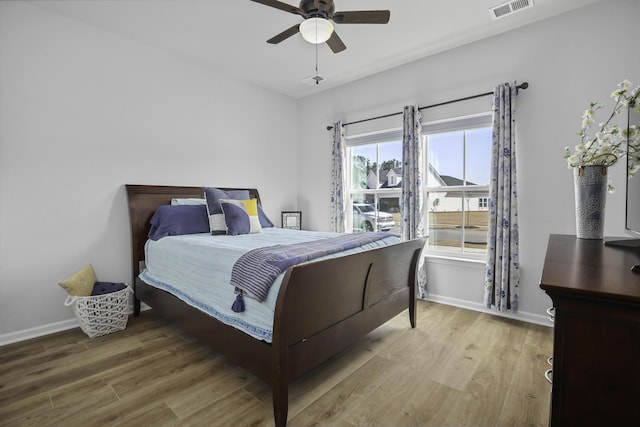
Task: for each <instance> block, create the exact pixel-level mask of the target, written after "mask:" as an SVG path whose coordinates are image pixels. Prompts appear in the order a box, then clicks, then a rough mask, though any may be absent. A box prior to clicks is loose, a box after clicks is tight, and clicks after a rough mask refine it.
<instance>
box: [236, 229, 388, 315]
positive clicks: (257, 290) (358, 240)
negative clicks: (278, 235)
mask: <svg viewBox="0 0 640 427" xmlns="http://www.w3.org/2000/svg"><path fill="white" fill-rule="evenodd" d="M389 236H391V234H390V233H384V232H380V233H353V234H345V235H343V236H338V237H332V238H327V239H321V240H316V241H313V242H304V243H295V244H292V245H275V246H267V247H263V248H258V249H254V250H251V251H249V252H247V253H246V254H244V255H242V256H241V257H240V258H239V259H238V260H237V261H236V263H235V264H234V265H233V269H232V271H231V285H232V286H235V287H236V293H238V296H237V297H236V300H235V302H234V303H233V306H232V307H231V308H232V310H233V311H235V312H236V313H239V312H242V311H244V301H243V299H242V296H243V295H245V294H246V295H247V296H248V297H251V298H254V299H256V300H258V301H260V302H262V301H264V299H265V298H266V297H267V293H268V292H269V289H270V288H271V284H272V283H273V281H274V280H275V279H276V277H278V276H279V275H280V274H281V273H282V272H284V271H285V270H286V269H288V268H289V267H291V266H293V265H296V264H301V263H303V262H307V261H309V260H312V259H315V258H320V257H322V256H325V255H330V254H333V253H336V252H340V251H346V250H348V249H352V248H356V247H359V246H362V245H365V244H367V243H370V242H374V241H376V240H381V239H384V238H386V237H389Z"/></svg>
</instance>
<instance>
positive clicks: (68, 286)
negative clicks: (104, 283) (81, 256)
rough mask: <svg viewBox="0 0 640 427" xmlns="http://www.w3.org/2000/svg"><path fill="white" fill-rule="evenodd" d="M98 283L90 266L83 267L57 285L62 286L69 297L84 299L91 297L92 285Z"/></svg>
mask: <svg viewBox="0 0 640 427" xmlns="http://www.w3.org/2000/svg"><path fill="white" fill-rule="evenodd" d="M97 281H98V279H96V273H95V272H94V271H93V266H92V265H91V264H87V265H85V266H84V267H83V268H82V270H80V271H78V272H77V273H76V274H74V275H73V276H71V277H69V278H68V279H67V280H63V281H62V282H60V283H58V285H60V286H62V287H63V288H64V289H65V290H66V291H67V292H68V293H69V295H75V296H78V297H86V296H89V295H91V292H92V291H93V285H95V283H96V282H97Z"/></svg>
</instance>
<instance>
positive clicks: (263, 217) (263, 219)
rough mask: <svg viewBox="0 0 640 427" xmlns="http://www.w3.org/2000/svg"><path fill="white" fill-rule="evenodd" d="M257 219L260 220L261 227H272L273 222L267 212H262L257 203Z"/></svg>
mask: <svg viewBox="0 0 640 427" xmlns="http://www.w3.org/2000/svg"><path fill="white" fill-rule="evenodd" d="M258 219H259V220H260V226H261V227H262V228H269V227H273V222H271V220H270V219H269V217H268V216H267V214H265V213H264V211H263V210H262V206H260V205H258Z"/></svg>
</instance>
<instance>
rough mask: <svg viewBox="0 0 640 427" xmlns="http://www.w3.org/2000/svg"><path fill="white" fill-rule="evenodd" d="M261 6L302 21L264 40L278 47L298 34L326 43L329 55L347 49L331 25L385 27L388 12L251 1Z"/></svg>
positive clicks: (316, 2)
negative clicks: (292, 15) (272, 8)
mask: <svg viewBox="0 0 640 427" xmlns="http://www.w3.org/2000/svg"><path fill="white" fill-rule="evenodd" d="M252 1H254V2H256V3H261V4H263V5H265V6H270V7H274V8H276V9H280V10H284V11H285V12H289V13H293V14H295V15H300V16H302V17H303V18H304V21H302V23H300V24H296V25H294V26H292V27H290V28H288V29H286V30H284V31H283V32H281V33H280V34H278V35H276V36H274V37H272V38H270V39H269V40H267V43H271V44H278V43H280V42H281V41H283V40H286V39H288V38H289V37H291V36H293V35H294V34H296V33H298V32H300V33H301V34H302V37H304V39H305V40H307V41H308V42H310V43H314V44H319V43H324V42H327V44H328V45H329V47H330V48H331V50H332V51H333V53H338V52H342V51H343V50H345V49H346V48H347V47H346V46H345V44H344V43H343V42H342V40H341V39H340V37H338V34H336V32H335V31H334V28H333V24H332V23H331V21H333V22H335V23H336V24H386V23H388V22H389V17H390V15H391V14H390V12H389V11H388V10H358V11H346V12H335V6H334V4H333V0H301V1H300V6H298V7H296V6H291V5H289V4H287V3H283V2H281V1H278V0H252Z"/></svg>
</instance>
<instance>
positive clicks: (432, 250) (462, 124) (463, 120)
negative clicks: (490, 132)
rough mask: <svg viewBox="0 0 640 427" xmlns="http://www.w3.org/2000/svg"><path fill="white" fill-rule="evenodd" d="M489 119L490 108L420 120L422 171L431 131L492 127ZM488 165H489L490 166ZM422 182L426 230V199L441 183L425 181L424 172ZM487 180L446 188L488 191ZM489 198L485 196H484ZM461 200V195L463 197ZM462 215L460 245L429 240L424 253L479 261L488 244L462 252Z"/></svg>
mask: <svg viewBox="0 0 640 427" xmlns="http://www.w3.org/2000/svg"><path fill="white" fill-rule="evenodd" d="M492 125H493V123H492V113H491V112H490V111H487V112H484V113H479V114H473V115H469V116H461V117H453V118H448V119H444V120H438V121H433V122H423V123H422V133H421V136H422V144H423V145H422V146H423V149H424V152H425V155H424V162H425V163H424V169H423V170H424V171H425V175H426V174H428V173H429V146H428V137H429V136H430V135H436V134H441V133H449V132H457V131H469V130H474V129H482V128H491V127H492ZM466 154H467V149H466V132H465V137H464V150H463V156H464V158H463V168H464V169H463V177H462V179H463V182H466V166H467V162H466ZM490 166H491V165H489V167H490ZM423 181H424V185H423V187H422V193H423V196H424V203H425V209H424V221H425V230H426V231H427V234H428V232H429V219H430V218H429V215H430V212H429V209H427V208H426V203H427V201H428V199H429V193H437V192H442V188H443V187H430V186H428V185H427V181H428V179H427V176H425V177H424V180H423ZM489 188H490V185H489V184H483V185H457V186H447V187H446V191H447V192H458V193H462V194H464V192H465V191H468V192H486V193H487V194H489ZM487 199H488V196H487ZM462 200H464V197H463V198H462ZM462 207H463V210H462V211H461V213H464V204H463V206H462ZM465 232H466V227H465V215H462V235H461V239H460V243H461V246H458V247H455V248H453V247H452V248H451V249H447V247H442V246H441V247H434V246H431V245H429V244H427V246H425V254H426V256H427V257H437V258H448V259H459V260H469V261H480V260H484V259H485V258H486V254H487V250H488V249H487V248H485V250H484V251H483V252H465V247H464V241H465Z"/></svg>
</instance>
